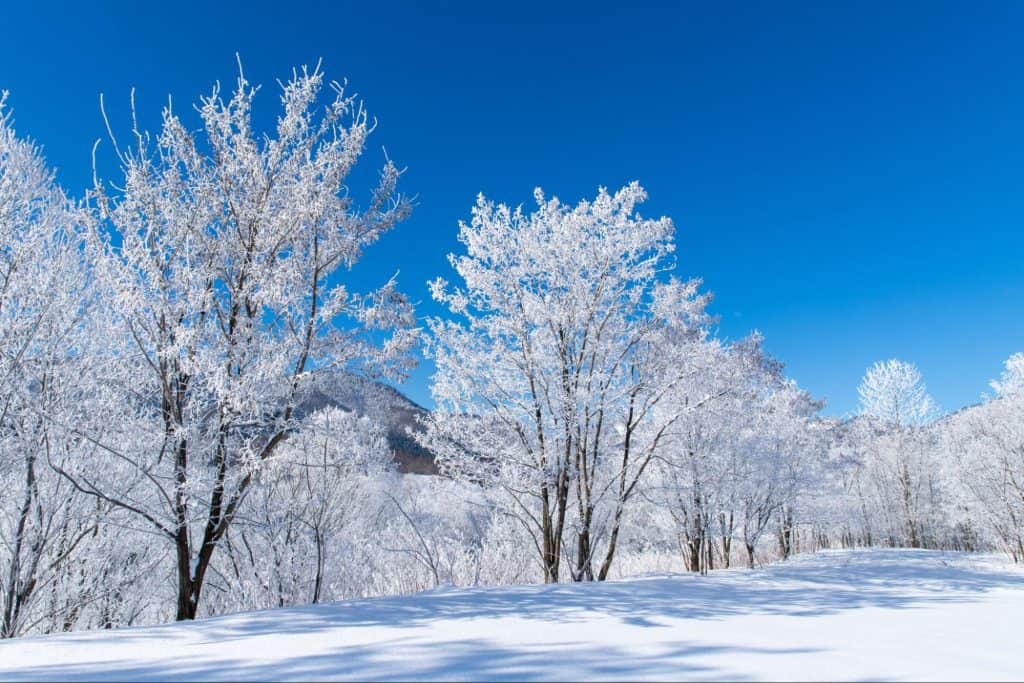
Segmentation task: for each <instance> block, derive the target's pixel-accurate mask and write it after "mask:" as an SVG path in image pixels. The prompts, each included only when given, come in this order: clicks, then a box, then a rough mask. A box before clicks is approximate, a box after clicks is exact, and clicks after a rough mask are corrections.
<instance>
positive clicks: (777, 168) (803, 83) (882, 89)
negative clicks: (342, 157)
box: [0, 0, 1024, 414]
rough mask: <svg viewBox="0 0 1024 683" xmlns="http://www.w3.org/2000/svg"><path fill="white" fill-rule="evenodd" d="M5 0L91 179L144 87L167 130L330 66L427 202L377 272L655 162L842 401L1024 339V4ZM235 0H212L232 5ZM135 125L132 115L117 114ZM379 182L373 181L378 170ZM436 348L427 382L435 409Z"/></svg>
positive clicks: (784, 344)
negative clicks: (483, 213)
mask: <svg viewBox="0 0 1024 683" xmlns="http://www.w3.org/2000/svg"><path fill="white" fill-rule="evenodd" d="M204 4H205V3H189V2H174V3H159V4H157V3H153V4H152V6H151V7H149V8H137V7H134V6H133V3H104V2H95V3H92V4H86V3H77V2H76V3H67V4H66V5H61V4H60V3H46V4H38V3H37V6H33V5H32V4H29V3H23V2H20V0H18V1H15V2H13V3H11V2H8V3H5V8H4V11H3V20H4V24H5V26H4V30H3V32H2V39H0V88H4V89H8V90H10V91H11V96H10V100H9V104H11V105H12V107H13V109H14V113H15V120H16V126H17V129H18V130H19V132H20V133H22V134H27V135H30V136H31V137H33V138H34V139H36V140H37V141H38V142H40V143H42V145H43V147H44V150H45V153H46V155H47V157H48V159H49V160H50V162H51V163H52V164H53V165H55V166H56V167H57V168H58V170H59V175H60V180H61V182H62V183H63V184H64V185H65V186H66V187H68V188H69V189H71V190H72V191H74V192H76V193H78V192H81V190H83V189H84V188H85V187H86V186H87V185H88V183H89V181H90V177H91V160H90V148H91V146H92V143H93V141H94V140H95V139H96V138H98V137H101V136H102V135H103V123H102V119H101V118H100V113H99V107H98V94H99V93H100V92H104V93H105V95H106V99H107V109H108V112H110V114H111V116H112V117H113V118H114V119H115V125H124V124H125V123H126V121H127V112H128V94H129V91H130V89H131V88H132V87H133V86H134V87H136V89H137V95H136V100H137V104H138V108H139V112H140V116H141V118H142V120H143V123H144V124H148V125H150V126H155V125H156V123H157V122H158V114H159V109H160V107H161V106H162V104H163V103H164V102H166V99H167V95H168V94H171V95H173V97H174V100H175V102H176V103H177V104H176V108H178V109H179V111H180V110H181V109H180V107H181V106H182V105H183V104H184V103H186V102H192V101H195V99H196V98H197V96H198V95H199V94H200V93H204V92H207V91H208V90H209V88H210V86H211V84H212V83H213V81H214V80H217V79H220V80H221V81H222V82H223V83H225V84H230V83H232V82H233V78H234V76H235V69H236V67H235V56H234V55H235V52H236V51H237V52H239V53H240V54H241V56H242V59H243V61H244V64H245V69H246V74H247V76H248V77H249V78H250V80H251V81H253V82H257V83H262V84H263V85H264V91H263V113H264V114H265V115H267V116H268V117H269V116H272V115H274V114H275V113H276V111H275V109H274V107H275V106H276V93H275V90H276V87H277V86H276V84H275V78H278V77H285V76H287V74H288V73H289V72H290V69H291V67H292V66H295V65H301V64H304V63H308V64H312V63H315V62H316V60H317V59H319V58H322V59H323V65H324V69H325V71H326V72H327V74H328V76H330V77H332V78H337V79H339V80H340V79H342V78H348V79H349V83H350V85H351V87H352V88H353V89H354V90H355V91H357V92H358V93H360V94H361V95H362V96H363V98H364V99H365V102H366V104H367V107H368V109H369V111H370V112H371V113H372V114H373V115H375V116H376V117H377V119H378V121H379V127H378V129H377V132H376V133H375V135H374V138H375V139H373V140H372V145H371V149H370V150H369V151H368V153H367V155H366V157H365V158H364V165H365V166H366V168H367V169H369V168H371V167H376V166H379V165H380V163H381V161H382V159H383V152H382V150H381V148H382V147H386V148H387V153H388V154H389V155H390V156H391V157H392V158H393V159H395V160H396V161H397V162H398V163H399V164H400V165H404V166H407V167H408V172H407V174H406V175H405V177H404V179H403V181H404V190H405V191H406V192H408V193H410V194H415V195H417V196H418V206H417V208H416V210H415V211H414V213H413V216H412V218H411V219H410V220H409V221H407V222H406V223H404V224H402V225H401V226H399V227H398V228H397V229H396V230H395V231H393V232H392V233H391V234H389V235H387V236H386V237H385V238H384V239H383V240H382V241H381V242H380V243H379V244H378V245H376V246H375V247H373V248H372V249H371V250H370V251H369V253H368V254H367V258H366V259H365V260H364V261H363V262H361V263H360V264H359V265H358V266H357V267H356V269H355V270H354V271H353V272H352V274H351V279H352V281H353V282H354V284H355V286H357V287H361V288H363V289H369V288H370V287H372V286H374V285H376V284H379V283H382V282H383V281H384V280H385V279H386V278H387V277H388V276H389V275H391V274H392V273H393V272H394V271H395V270H399V271H400V275H399V280H400V282H401V283H402V285H403V289H404V290H405V291H407V292H408V293H409V294H410V295H411V296H412V297H413V298H414V299H417V300H419V301H421V302H422V305H421V306H420V312H421V314H423V315H432V314H436V313H437V312H438V309H437V308H436V307H435V306H433V305H432V304H431V303H430V301H429V297H428V294H427V289H426V286H425V282H426V281H427V280H428V279H430V278H432V277H435V276H436V275H439V274H443V275H449V274H450V273H449V269H448V266H447V263H446V260H445V255H446V254H447V253H448V252H449V251H452V250H453V249H455V248H456V246H457V245H456V242H455V235H456V225H457V221H458V220H459V219H460V218H464V217H466V216H467V215H468V212H469V208H470V206H471V205H472V202H473V200H474V197H475V195H476V193H477V192H480V191H482V192H484V193H485V194H487V195H488V196H490V197H492V198H494V199H497V200H500V201H505V202H508V203H513V204H515V203H521V202H522V203H528V202H530V201H531V191H532V188H533V187H534V186H536V185H541V186H543V187H544V188H545V190H546V191H547V192H548V193H549V194H557V195H558V196H560V197H561V198H562V199H564V200H572V201H576V200H578V199H579V198H581V197H584V196H591V195H593V193H594V192H595V190H596V188H597V187H598V186H599V185H606V186H609V187H617V186H619V185H622V184H624V183H626V182H628V181H630V180H633V179H637V180H640V182H641V183H642V184H643V185H644V186H645V187H646V188H647V190H648V192H649V193H650V196H651V199H650V201H649V202H648V204H647V205H645V207H644V208H643V211H644V213H645V214H647V215H654V214H658V215H661V214H666V215H669V216H671V217H672V218H673V219H674V220H675V222H676V225H677V229H678V243H679V252H678V253H679V274H680V275H682V276H692V275H699V276H702V277H703V278H704V279H705V283H706V286H707V288H708V289H710V290H712V291H713V292H714V293H715V302H714V304H713V311H714V312H715V313H717V314H718V315H719V316H720V317H721V321H720V326H719V332H720V334H721V335H722V336H724V337H727V338H731V339H735V338H738V337H741V336H743V335H745V334H746V333H748V332H749V331H750V330H751V329H753V328H758V329H760V330H761V331H762V332H763V333H764V334H765V336H766V342H767V347H768V349H769V350H770V351H772V352H773V353H774V354H776V355H777V356H779V357H780V358H781V359H782V360H783V361H784V362H785V363H786V366H787V369H788V371H789V373H790V374H791V375H792V376H793V377H794V378H795V379H797V380H798V381H799V382H800V383H801V384H802V385H803V386H804V387H806V388H807V389H809V390H810V391H812V392H813V393H815V394H816V395H818V396H823V397H825V398H827V399H828V401H829V407H828V409H827V412H829V413H832V414H844V413H846V412H848V411H851V410H853V409H854V408H855V406H856V386H857V383H858V381H859V378H860V376H861V374H862V373H863V371H864V369H865V367H866V366H868V365H869V364H870V363H872V362H874V361H875V360H879V359H883V358H889V357H898V358H902V359H904V360H909V361H913V362H915V363H917V364H918V365H919V367H920V368H921V370H922V372H923V373H924V375H925V377H926V380H927V382H928V385H929V388H930V390H931V391H932V393H933V394H934V395H935V397H936V399H937V400H938V401H939V402H940V403H941V404H942V405H943V407H945V408H946V409H955V408H958V407H960V406H962V405H965V404H969V403H972V402H974V401H976V400H977V399H978V397H979V395H980V394H981V393H982V392H983V391H985V390H986V389H987V384H986V383H987V381H988V379H990V378H992V377H994V376H996V375H997V374H998V372H999V370H1000V365H1001V362H1002V361H1003V359H1005V358H1006V357H1007V356H1009V355H1010V354H1011V353H1012V352H1014V351H1021V350H1024V230H1022V219H1024V79H1022V78H1021V74H1022V73H1024V50H1022V49H1021V47H1020V44H1021V36H1022V35H1024V3H1019V2H1006V3H987V2H970V3H968V2H964V3H959V4H947V3H941V2H928V3H912V2H900V3H874V2H864V3H832V2H825V3H821V2H814V3H812V2H808V3H792V4H790V3H771V4H770V6H769V4H768V3H765V4H764V5H758V4H757V3H699V4H698V3H693V4H690V5H688V4H683V3H654V4H636V3H616V4H615V5H609V6H607V7H603V6H600V5H599V4H598V3H582V4H579V5H572V4H559V5H558V6H548V4H547V3H536V4H534V3H527V2H516V3H503V4H498V3H479V2H478V3H465V4H461V3H435V4H428V3H426V2H424V3H411V2H410V3H395V4H387V3H366V2H363V3H358V4H355V3H342V2H337V3H305V2H302V1H300V0H294V1H292V2H274V3H271V2H244V3H241V2H240V3H227V2H224V3H217V7H213V8H206V7H204V6H203V5H204ZM211 4H213V3H211ZM119 118H120V121H118V119H119ZM356 189H358V188H356ZM429 372H430V370H429V367H423V368H421V369H420V370H419V371H418V372H417V373H416V374H415V376H414V377H413V378H412V379H411V380H410V381H409V382H408V383H407V384H406V385H404V386H403V387H402V388H403V389H404V390H405V391H406V392H407V393H408V394H409V395H410V396H411V397H412V398H414V399H415V400H417V401H419V402H421V403H424V404H429V392H428V381H429Z"/></svg>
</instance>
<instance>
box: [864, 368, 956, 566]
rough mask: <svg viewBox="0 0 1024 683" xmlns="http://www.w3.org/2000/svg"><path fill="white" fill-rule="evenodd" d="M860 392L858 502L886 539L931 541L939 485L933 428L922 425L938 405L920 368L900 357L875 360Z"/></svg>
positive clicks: (919, 543) (912, 542)
mask: <svg viewBox="0 0 1024 683" xmlns="http://www.w3.org/2000/svg"><path fill="white" fill-rule="evenodd" d="M858 393H859V394H860V397H861V416H862V420H861V423H860V424H859V425H858V431H857V434H858V443H859V448H860V452H859V461H860V467H859V473H858V475H857V476H858V478H859V479H858V481H857V482H856V488H857V490H858V491H860V492H861V493H860V495H862V496H864V498H863V499H862V505H863V506H864V507H865V508H869V509H871V510H873V511H874V512H873V514H875V515H876V516H877V517H878V519H879V521H880V526H881V527H882V528H883V529H884V530H885V534H886V535H887V536H888V538H889V542H890V543H892V544H904V543H905V544H907V545H909V546H911V547H913V548H918V547H921V546H923V545H924V546H927V545H931V544H932V543H934V533H935V530H936V527H937V526H939V525H938V524H937V520H938V518H939V517H940V516H941V507H942V502H941V497H942V495H943V490H942V481H941V477H940V476H939V475H940V469H939V467H938V461H937V460H936V449H935V447H934V443H933V439H934V431H933V430H930V429H926V428H925V427H926V425H928V424H929V422H930V421H931V420H932V419H933V418H934V417H935V415H936V414H937V408H936V406H935V403H934V401H933V400H932V398H931V397H930V396H929V395H928V393H927V390H926V388H925V385H924V382H923V380H922V378H921V373H920V372H919V371H918V370H917V368H916V367H915V366H914V365H912V364H910V363H905V362H903V361H898V360H890V361H885V362H879V363H876V364H875V365H873V366H872V367H871V368H869V369H868V371H867V373H866V374H865V375H864V379H863V380H862V382H861V384H860V387H859V389H858Z"/></svg>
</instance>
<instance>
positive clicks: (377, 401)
mask: <svg viewBox="0 0 1024 683" xmlns="http://www.w3.org/2000/svg"><path fill="white" fill-rule="evenodd" d="M327 406H337V407H339V408H344V409H345V410H350V411H352V412H355V413H357V414H359V415H366V416H367V417H369V418H370V419H372V420H374V421H375V422H377V423H378V424H380V425H383V426H384V428H385V429H386V430H387V434H388V443H389V444H390V445H391V448H392V449H394V451H395V461H396V463H397V464H398V469H399V471H401V472H407V473H414V474H436V473H437V468H436V466H435V464H434V456H433V455H432V454H431V453H430V451H428V450H426V449H425V448H423V447H422V446H420V445H419V444H418V443H416V440H415V439H413V438H412V437H411V436H410V435H409V434H408V431H407V430H408V429H413V430H418V429H420V427H419V424H418V422H417V420H418V419H419V418H420V417H422V416H425V415H426V414H427V409H426V408H423V407H422V406H420V405H418V404H416V403H415V402H413V401H412V400H411V399H410V398H409V397H407V396H406V395H405V394H403V393H401V392H400V391H398V390H397V389H394V388H392V387H389V386H388V385H386V384H382V383H381V382H375V381H373V380H370V379H366V378H364V377H359V376H357V375H352V374H348V373H343V372H337V373H333V374H331V375H328V376H325V377H323V378H321V379H320V380H319V381H318V383H317V388H316V389H315V390H313V391H312V392H311V393H310V394H309V396H308V397H307V398H306V399H305V400H304V401H303V402H302V403H301V404H300V405H299V408H298V410H297V414H298V415H299V416H302V415H303V414H308V413H310V412H313V411H314V410H319V409H320V408H324V407H327Z"/></svg>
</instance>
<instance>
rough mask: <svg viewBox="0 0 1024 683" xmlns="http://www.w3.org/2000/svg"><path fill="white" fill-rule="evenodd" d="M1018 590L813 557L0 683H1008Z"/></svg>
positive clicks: (946, 556)
mask: <svg viewBox="0 0 1024 683" xmlns="http://www.w3.org/2000/svg"><path fill="white" fill-rule="evenodd" d="M1021 615H1024V572H1022V571H1020V570H1019V569H1017V568H1015V567H1013V566H1012V565H1010V564H1008V563H1007V562H1005V561H1003V560H1001V559H1000V558H997V557H995V556H987V555H969V554H963V553H941V552H935V551H921V550H858V551H829V552H821V553H816V554H813V555H804V556H800V557H797V558H795V559H793V560H790V561H789V562H786V563H783V564H778V565H774V566H770V567H767V568H764V569H758V570H753V571H749V570H744V569H739V570H727V571H718V572H713V573H712V574H711V575H710V576H706V577H701V576H689V575H657V576H644V577H640V578H632V579H625V580H620V581H611V582H607V583H603V584H576V585H566V584H563V585H555V586H515V587H500V588H473V589H453V588H442V589H438V590H434V591H428V592H425V593H420V594H417V595H412V596H407V597H398V598H379V599H369V600H359V601H352V602H344V603H336V604H331V605H319V606H310V607H302V608H290V609H277V610H266V611H260V612H249V613H244V614H234V615H229V616H224V617H217V618H211V619H204V620H200V621H197V622H193V623H188V624H170V625H166V626H158V627H151V628H131V629H123V630H118V631H104V632H89V633H77V634H67V635H58V636H45V637H35V638H24V639H20V640H15V641H8V642H5V643H3V644H0V679H4V680H42V679H46V680H52V679H79V680H126V679H130V680H179V679H202V680H213V679H230V680H244V679H254V680H289V679H301V680H327V679H332V680H344V679H359V680H373V679H377V680H379V679H398V680H411V679H430V680H445V679H447V680H510V679H514V680H521V679H534V680H615V679H631V680H637V679H639V680H655V679H672V680H680V679H682V680H691V679H692V680H707V679H715V680H718V679H731V680H748V679H774V680H779V679H782V680H848V679H849V680H852V679H887V680H924V679H942V680H950V679H969V680H975V679H984V680H993V679H1016V680H1021V679H1024V656H1022V655H1021V645H1022V643H1024V641H1022V640H1021V638H1022V636H1021V629H1020V617H1021Z"/></svg>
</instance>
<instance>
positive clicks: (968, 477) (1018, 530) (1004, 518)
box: [943, 353, 1024, 562]
mask: <svg viewBox="0 0 1024 683" xmlns="http://www.w3.org/2000/svg"><path fill="white" fill-rule="evenodd" d="M992 387H993V388H994V389H995V390H996V392H997V393H996V395H995V396H993V397H990V398H989V399H988V400H986V401H985V402H984V403H983V404H981V405H979V406H975V407H973V408H969V409H966V410H964V411H962V412H960V413H958V414H955V415H952V416H951V417H950V418H948V419H947V420H946V421H945V423H944V425H943V427H944V429H943V437H944V439H943V445H944V446H945V447H946V448H947V449H949V450H950V451H951V452H952V453H953V454H954V455H955V457H956V460H957V463H958V472H957V474H958V477H957V482H958V487H959V489H960V490H961V491H962V492H963V494H964V495H963V497H964V501H963V502H964V505H965V506H966V507H967V508H968V509H974V510H978V511H979V513H980V519H979V521H980V523H981V524H982V525H983V526H984V527H985V528H987V529H988V530H989V531H990V533H991V535H992V536H994V538H995V539H996V541H997V543H998V544H999V545H1000V546H1002V547H1003V548H1004V549H1005V550H1006V551H1007V552H1009V553H1010V555H1011V556H1012V557H1013V559H1014V561H1017V562H1021V561H1024V391H1022V388H1024V354H1021V353H1017V354H1014V355H1012V356H1010V357H1009V358H1008V359H1007V360H1006V364H1005V369H1004V371H1003V373H1002V376H1001V377H1000V379H999V380H996V381H993V382H992Z"/></svg>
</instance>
